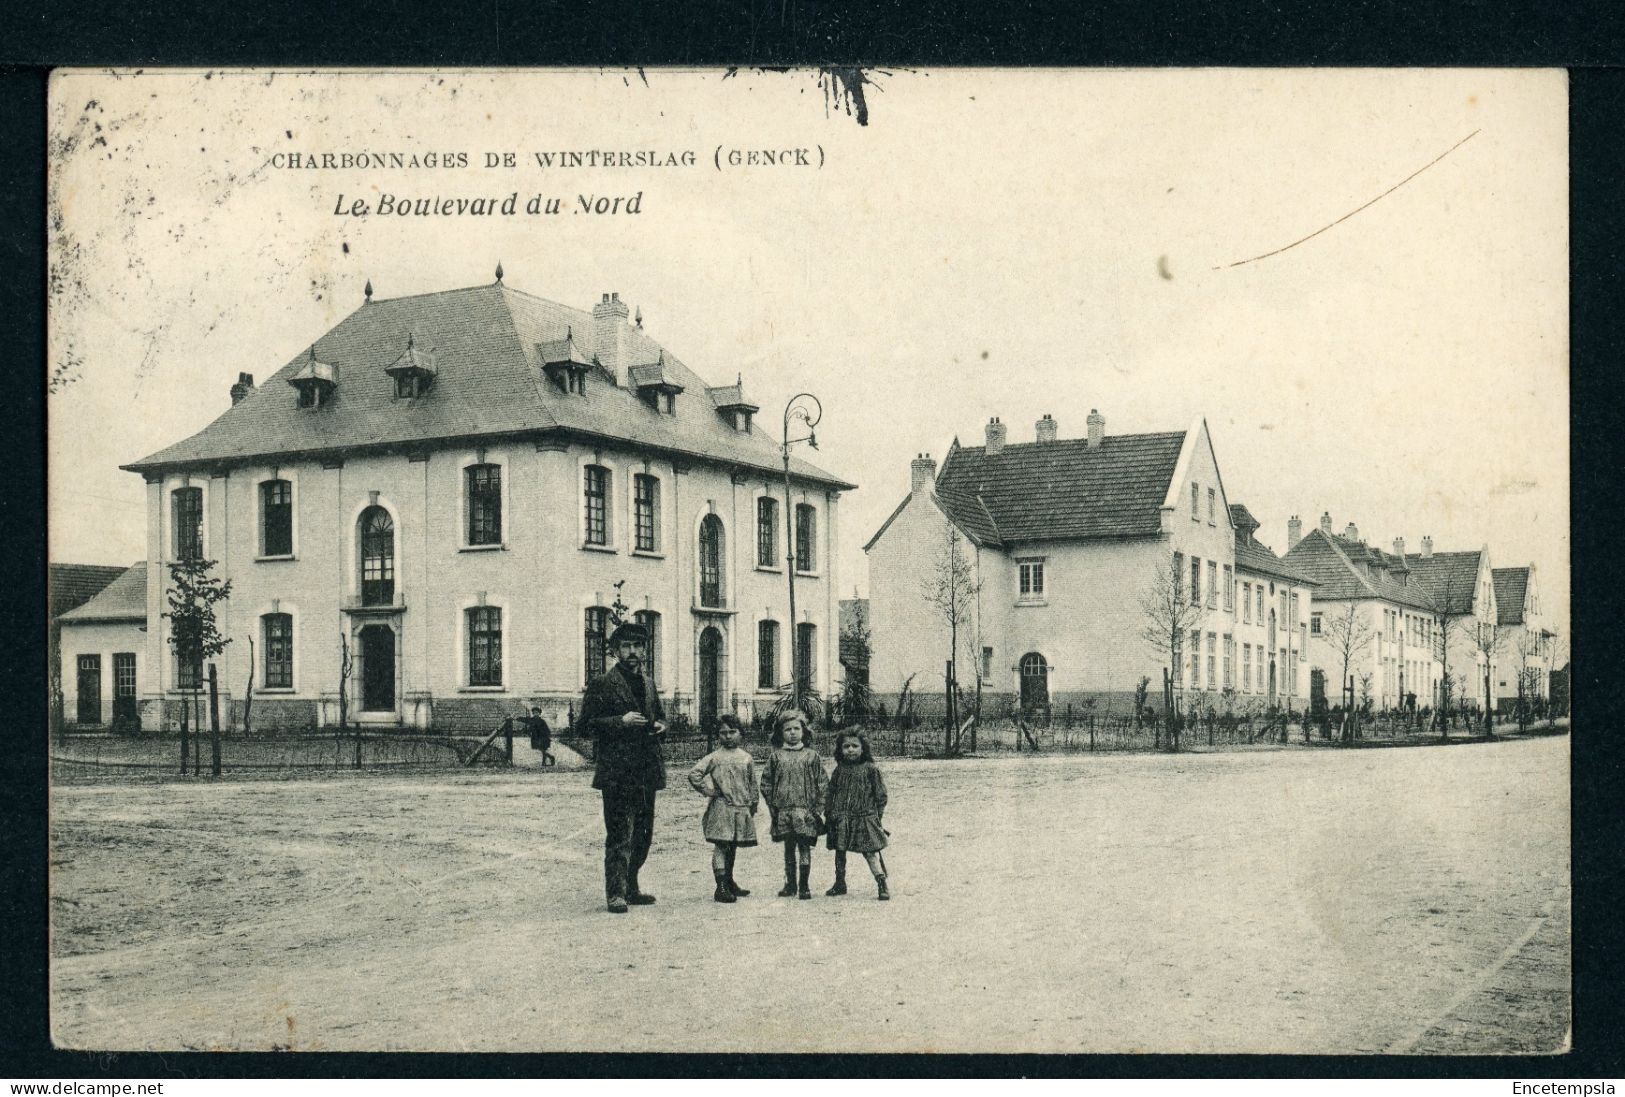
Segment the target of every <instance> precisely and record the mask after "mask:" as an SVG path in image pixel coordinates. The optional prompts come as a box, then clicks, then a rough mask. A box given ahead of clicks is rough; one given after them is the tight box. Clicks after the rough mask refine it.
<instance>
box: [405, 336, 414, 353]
mask: <svg viewBox="0 0 1625 1097" xmlns="http://www.w3.org/2000/svg"><path fill="white" fill-rule="evenodd" d="M412 342H413V336H412V333H411V332H407V333H406V349H407V350H411V349H412Z"/></svg>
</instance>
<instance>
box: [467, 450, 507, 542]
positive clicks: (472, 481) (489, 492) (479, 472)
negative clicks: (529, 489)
mask: <svg viewBox="0 0 1625 1097" xmlns="http://www.w3.org/2000/svg"><path fill="white" fill-rule="evenodd" d="M468 543H469V544H471V545H500V544H501V543H502V466H501V465H474V466H472V467H470V468H469V470H468Z"/></svg>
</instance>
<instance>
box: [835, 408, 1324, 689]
mask: <svg viewBox="0 0 1625 1097" xmlns="http://www.w3.org/2000/svg"><path fill="white" fill-rule="evenodd" d="M911 474H912V482H911V490H910V492H909V494H908V496H907V497H906V498H904V500H903V501H902V502H901V503H900V504H899V505H898V507H897V508H896V510H895V511H893V513H892V515H891V517H890V518H888V519H887V521H886V523H885V524H884V525H883V526H882V527H881V529H880V530H879V531H878V532H877V533H876V534H875V535H874V537H873V538H872V539H871V540H870V541H869V543H868V545H866V546H865V551H866V552H867V553H868V557H869V597H870V630H871V647H872V655H871V658H870V673H869V684H870V688H871V690H872V691H873V693H874V695H875V696H876V697H877V698H878V699H881V700H884V701H887V702H888V703H892V701H893V699H895V698H896V696H897V695H898V694H899V692H900V690H901V689H902V687H903V684H904V683H905V682H907V681H910V680H912V683H913V684H912V687H911V688H912V689H913V690H914V691H915V692H916V693H927V694H932V693H934V694H937V695H940V694H941V693H942V690H943V674H944V667H945V664H946V663H947V661H948V653H949V647H950V642H949V632H950V625H949V623H948V621H947V620H946V619H945V617H944V615H943V613H942V612H941V611H940V609H939V608H938V607H937V606H935V605H933V604H932V600H931V599H930V598H929V597H928V593H929V588H930V587H931V585H932V584H933V583H934V582H935V579H934V576H935V575H936V574H937V572H938V568H939V566H940V564H941V562H942V561H943V560H944V559H945V554H946V553H947V552H949V551H960V552H962V553H963V554H964V557H965V559H966V563H967V568H968V578H969V582H968V585H969V586H970V587H972V588H974V589H975V592H976V594H975V598H974V599H973V600H972V604H971V605H970V606H969V607H968V612H967V614H966V616H965V619H964V620H963V621H962V622H960V624H959V628H958V632H959V640H960V648H959V651H960V656H959V660H958V665H959V667H960V671H959V681H960V685H961V688H962V689H964V690H967V691H968V690H970V689H972V688H974V686H975V684H976V682H975V678H974V677H973V674H979V675H980V678H981V682H980V685H981V688H982V692H983V698H984V704H985V703H986V702H987V700H988V695H989V694H991V695H993V703H994V704H995V705H997V704H999V703H1001V700H1002V701H1004V702H1008V703H1009V704H1010V705H1012V706H1014V705H1020V706H1022V707H1024V708H1027V709H1034V708H1038V709H1042V708H1044V707H1046V706H1056V705H1062V704H1069V703H1091V702H1092V703H1093V704H1095V705H1097V706H1098V708H1097V711H1101V712H1104V711H1107V710H1108V709H1110V708H1112V707H1115V708H1116V711H1118V712H1123V711H1127V710H1128V708H1129V706H1131V705H1132V702H1133V697H1134V691H1135V687H1136V685H1137V684H1138V683H1139V682H1140V681H1141V679H1148V680H1149V682H1150V698H1151V700H1152V702H1153V703H1155V699H1156V698H1157V697H1158V696H1159V694H1160V691H1161V683H1162V673H1163V671H1164V669H1166V668H1169V666H1170V663H1174V664H1175V673H1174V683H1173V684H1174V687H1175V689H1176V691H1178V692H1179V694H1180V697H1181V703H1182V704H1202V705H1204V706H1205V705H1207V704H1210V703H1211V704H1212V705H1214V707H1216V708H1218V709H1219V710H1220V711H1223V709H1224V706H1225V701H1224V700H1223V698H1222V695H1223V693H1224V691H1225V690H1226V689H1230V690H1233V691H1235V695H1234V696H1233V697H1232V698H1231V700H1232V701H1234V700H1236V699H1237V698H1238V697H1242V696H1243V695H1250V699H1252V700H1255V701H1256V702H1257V703H1259V704H1261V705H1262V704H1267V703H1271V702H1273V701H1275V700H1276V699H1277V697H1278V696H1280V695H1282V694H1284V693H1285V692H1286V691H1287V690H1288V689H1289V688H1293V689H1296V690H1298V691H1299V693H1300V695H1301V691H1302V689H1303V688H1304V686H1303V684H1302V683H1301V682H1300V683H1299V684H1297V685H1295V686H1289V682H1288V678H1287V675H1288V667H1289V666H1290V665H1291V663H1292V661H1290V660H1289V658H1288V651H1289V649H1290V650H1291V651H1294V652H1295V651H1301V644H1300V643H1288V642H1287V640H1286V636H1287V634H1288V633H1289V632H1290V631H1291V629H1290V626H1288V625H1286V624H1285V623H1278V614H1279V615H1280V617H1279V622H1285V621H1286V620H1287V618H1286V617H1285V614H1287V613H1289V612H1291V606H1292V604H1293V601H1294V595H1295V596H1296V602H1297V605H1298V607H1299V609H1298V612H1299V613H1300V614H1307V613H1308V610H1309V592H1310V584H1309V583H1307V582H1306V581H1303V580H1302V579H1301V578H1292V579H1289V578H1287V577H1288V576H1289V575H1291V574H1292V573H1291V570H1290V569H1287V568H1284V567H1282V566H1281V565H1280V562H1279V561H1278V560H1275V558H1274V554H1273V553H1270V552H1269V550H1268V549H1265V548H1263V547H1262V546H1259V545H1256V542H1253V540H1252V536H1251V534H1252V531H1251V529H1248V530H1246V531H1245V533H1242V532H1241V531H1240V530H1238V528H1237V527H1236V526H1235V524H1234V518H1235V515H1236V514H1237V513H1238V512H1239V513H1241V514H1245V508H1239V511H1238V508H1233V507H1232V506H1231V504H1230V501H1229V498H1228V497H1227V495H1226V493H1225V487H1224V481H1223V477H1222V476H1221V475H1220V471H1219V462H1218V458H1217V457H1216V456H1215V454H1214V449H1213V444H1212V441H1211V439H1210V437H1209V434H1208V428H1207V424H1206V423H1205V422H1204V421H1202V420H1197V421H1196V422H1195V423H1193V424H1192V425H1191V426H1190V427H1189V428H1188V429H1186V430H1182V431H1170V432H1165V433H1155V434H1120V435H1108V434H1107V433H1106V431H1105V420H1104V418H1103V417H1102V416H1100V414H1099V413H1098V412H1097V411H1091V412H1090V414H1089V418H1088V422H1087V434H1086V435H1085V436H1084V437H1081V438H1069V439H1063V438H1061V437H1060V436H1059V427H1058V424H1057V422H1056V420H1055V419H1053V418H1051V417H1050V416H1048V415H1046V416H1044V417H1043V418H1042V419H1040V420H1038V422H1037V424H1036V427H1035V437H1034V440H1033V441H1031V442H1022V443H1012V442H1009V441H1008V437H1007V431H1006V427H1005V425H1004V424H1003V423H1001V422H1000V421H999V420H997V419H994V420H992V421H990V422H989V423H988V424H987V428H986V442H985V444H984V445H981V446H974V447H966V446H960V445H959V444H958V441H957V440H956V441H955V442H954V445H953V446H952V447H951V448H950V450H949V453H948V456H947V458H946V460H945V461H944V462H943V466H942V469H941V471H940V472H938V470H937V468H936V463H935V462H934V461H932V460H931V459H930V458H929V457H927V456H924V455H922V456H921V457H919V458H917V459H916V460H915V461H914V462H913V466H912V470H911ZM1247 521H1249V522H1250V521H1251V519H1250V516H1249V517H1248V519H1247ZM1253 525H1254V526H1256V523H1253ZM1238 543H1239V544H1241V545H1243V546H1249V548H1248V551H1247V553H1246V555H1245V557H1244V558H1242V557H1238ZM950 546H955V547H953V548H951V547H950ZM1269 561H1274V562H1273V563H1270V562H1269ZM1238 563H1239V564H1240V565H1241V566H1242V567H1243V568H1244V569H1250V570H1244V571H1243V572H1241V573H1239V576H1238V571H1237V568H1238ZM1159 574H1161V575H1170V574H1171V575H1172V576H1173V577H1175V578H1176V579H1177V582H1178V586H1179V597H1180V599H1181V600H1182V604H1186V605H1192V606H1193V607H1194V609H1193V610H1192V612H1191V613H1189V614H1188V615H1185V616H1187V617H1188V619H1187V620H1186V621H1185V628H1184V629H1182V630H1181V631H1182V635H1181V637H1180V645H1179V650H1178V652H1177V653H1176V656H1175V657H1173V658H1171V657H1170V654H1169V653H1166V652H1162V651H1158V650H1157V649H1156V647H1155V646H1154V645H1153V644H1152V642H1151V641H1149V640H1148V639H1147V638H1146V635H1145V634H1146V631H1147V624H1148V622H1147V614H1146V611H1145V609H1144V608H1143V606H1142V604H1141V603H1142V600H1143V596H1144V594H1145V592H1146V591H1147V588H1148V587H1150V586H1151V585H1152V584H1153V582H1154V580H1155V579H1156V578H1157V576H1158V575H1159ZM1240 576H1244V577H1245V578H1242V577H1240ZM1241 583H1245V587H1244V588H1243V587H1242V586H1241V585H1240V584H1241ZM1243 589H1245V591H1246V595H1247V598H1248V601H1247V603H1246V606H1245V608H1244V607H1243V606H1242V605H1241V602H1240V598H1239V596H1238V592H1240V591H1241V590H1243ZM1283 606H1284V607H1285V608H1284V609H1283V608H1281V607H1283ZM1255 617H1256V620H1257V623H1256V624H1255V623H1254V621H1255ZM1187 630H1188V631H1187ZM1255 651H1256V653H1257V654H1256V659H1257V662H1256V665H1255V664H1254V662H1253V660H1254V658H1255V656H1254V652H1255ZM1244 654H1245V660H1244V659H1243V655H1244ZM969 668H975V669H974V671H973V670H971V669H969ZM1248 668H1252V669H1248Z"/></svg>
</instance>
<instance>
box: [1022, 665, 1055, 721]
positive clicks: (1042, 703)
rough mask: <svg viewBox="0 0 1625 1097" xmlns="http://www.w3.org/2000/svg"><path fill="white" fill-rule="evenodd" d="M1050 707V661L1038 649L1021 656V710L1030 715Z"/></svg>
mask: <svg viewBox="0 0 1625 1097" xmlns="http://www.w3.org/2000/svg"><path fill="white" fill-rule="evenodd" d="M1048 709H1049V663H1048V662H1047V661H1046V660H1045V659H1044V657H1043V656H1042V655H1040V654H1038V652H1036V651H1029V652H1028V653H1027V654H1026V655H1023V656H1022V657H1021V711H1022V712H1024V713H1027V714H1029V715H1032V714H1036V713H1040V712H1046V711H1048Z"/></svg>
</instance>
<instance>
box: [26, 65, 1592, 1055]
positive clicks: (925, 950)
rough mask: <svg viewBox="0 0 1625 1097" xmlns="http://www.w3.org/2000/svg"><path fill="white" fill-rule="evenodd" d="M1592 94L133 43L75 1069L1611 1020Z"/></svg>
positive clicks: (81, 283)
mask: <svg viewBox="0 0 1625 1097" xmlns="http://www.w3.org/2000/svg"><path fill="white" fill-rule="evenodd" d="M1567 133H1568V131H1567V84H1566V78H1565V76H1564V74H1563V73H1561V72H1557V71H1538V70H1523V71H1473V70H1452V71H1427V70H1414V69H1413V70H1404V71H1375V70H1341V71H1316V70H1271V71H1266V70H1211V69H1210V70H1188V71H1083V70H1076V71H1066V70H955V69H948V70H924V71H889V72H888V71H879V70H856V69H852V70H844V69H830V70H816V69H806V70H791V71H786V72H764V71H750V70H705V71H678V70H663V69H648V70H627V71H612V70H590V71H589V70H583V71H467V70H451V71H342V72H341V71H315V72H310V71H305V72H295V71H269V70H253V71H221V70H214V71H190V70H189V71H178V70H174V71H166V70H146V71H140V72H137V71H88V70H87V71H64V72H60V73H58V74H57V75H56V76H55V77H54V79H53V81H52V84H51V89H50V152H49V157H50V159H49V171H50V176H49V200H50V208H49V229H50V291H49V292H50V296H49V309H50V312H49V319H50V329H49V340H50V343H49V347H50V363H49V412H48V414H49V498H50V546H49V547H50V572H51V613H52V621H51V637H50V639H51V645H52V647H51V653H52V660H53V662H52V668H53V670H52V673H53V686H52V691H51V696H50V698H49V706H48V729H49V730H48V734H49V736H50V756H51V789H50V795H51V800H50V803H51V822H50V866H51V875H50V900H51V906H50V909H51V925H50V934H51V937H50V940H51V952H50V958H49V962H50V1006H51V1031H52V1033H53V1037H54V1040H55V1041H56V1043H57V1045H58V1046H60V1047H64V1048H77V1049H96V1050H166V1049H218V1050H266V1049H285V1050H291V1051H391V1050H412V1051H453V1052H455V1051H577V1052H622V1051H625V1052H646V1051H661V1052H666V1051H681V1052H729V1053H737V1052H801V1051H806V1052H813V1051H816V1052H847V1051H850V1052H893V1051H896V1052H903V1051H907V1052H956V1053H961V1052H1000V1053H1009V1052H1036V1053H1080V1052H1082V1053H1122V1052H1197V1053H1208V1052H1242V1053H1363V1054H1370V1055H1373V1056H1383V1055H1395V1054H1423V1055H1463V1054H1473V1055H1477V1054H1530V1053H1535V1054H1545V1053H1558V1052H1562V1051H1564V1050H1567V1049H1568V1048H1569V1047H1570V997H1569V988H1570V958H1571V939H1570V915H1569V910H1570V873H1569V865H1570V835H1569V787H1570V786H1569V739H1568V730H1569V720H1568V709H1569V705H1568V698H1569V669H1568V668H1569V643H1568V635H1569V569H1568V560H1569V548H1570V533H1569V511H1568V498H1569V475H1570V473H1569V464H1568V453H1569V421H1568V385H1569V373H1568V353H1569V352H1568V344H1569V331H1568V291H1569V287H1568V232H1569V225H1568V209H1567V198H1566V195H1567V186H1568V136H1567Z"/></svg>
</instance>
